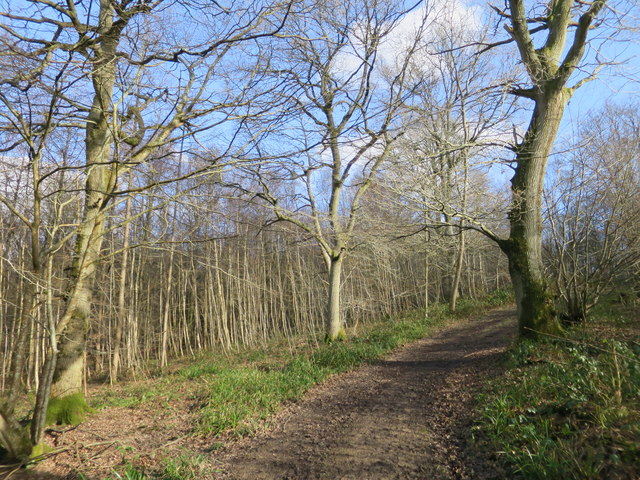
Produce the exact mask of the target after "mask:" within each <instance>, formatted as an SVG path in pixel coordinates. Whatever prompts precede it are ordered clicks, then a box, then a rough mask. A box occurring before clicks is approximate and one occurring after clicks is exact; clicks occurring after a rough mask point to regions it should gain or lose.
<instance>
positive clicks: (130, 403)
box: [93, 292, 511, 480]
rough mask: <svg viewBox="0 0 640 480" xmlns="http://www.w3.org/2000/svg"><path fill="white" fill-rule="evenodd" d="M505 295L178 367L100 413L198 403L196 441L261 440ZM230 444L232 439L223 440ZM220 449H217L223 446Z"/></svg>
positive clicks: (186, 463)
mask: <svg viewBox="0 0 640 480" xmlns="http://www.w3.org/2000/svg"><path fill="white" fill-rule="evenodd" d="M510 298H511V297H510V296H509V295H508V294H504V293H503V292H498V293H497V294H494V295H492V296H490V297H489V298H487V299H484V300H482V301H461V302H460V303H459V309H458V311H457V312H456V313H455V314H450V313H448V309H447V307H446V306H445V305H433V306H432V307H431V308H430V310H429V316H428V318H425V315H424V311H413V312H407V313H405V314H403V315H399V316H397V317H395V318H386V319H381V320H380V321H378V322H372V323H371V324H367V325H365V326H362V325H361V326H360V327H359V329H358V332H357V333H354V332H349V333H350V334H349V335H348V337H347V339H346V340H344V341H340V342H333V343H330V344H326V343H324V342H323V341H322V334H318V335H317V336H315V337H312V338H304V337H299V338H293V339H291V338H290V339H274V340H273V341H271V342H269V343H268V344H267V345H265V346H261V347H256V348H247V349H243V350H239V351H237V352H232V353H227V354H225V355H221V354H219V353H218V354H216V353H214V352H209V353H204V354H202V355H200V356H198V357H197V358H195V359H191V361H190V363H189V364H188V365H185V364H184V363H182V365H181V366H179V367H174V368H173V370H172V373H170V374H167V375H166V376H163V377H159V378H155V379H150V380H148V381H145V382H139V383H135V384H130V385H123V386H118V387H117V389H114V390H113V391H111V392H106V393H104V394H102V395H101V396H100V397H98V399H97V402H94V403H93V404H94V405H96V403H97V404H98V405H99V406H100V407H103V408H104V407H108V406H119V407H130V408H136V407H138V406H140V405H143V404H145V405H149V404H155V405H165V406H169V407H171V406H172V402H173V400H175V399H179V398H191V399H192V400H196V404H197V405H199V410H198V411H197V413H196V424H195V425H194V433H195V434H202V435H207V436H217V435H220V434H222V433H225V434H229V435H232V436H236V435H237V436H243V435H248V434H251V433H253V432H255V431H256V430H257V429H258V428H260V426H261V425H264V421H265V420H266V419H267V418H268V417H270V416H271V415H272V414H274V413H275V412H277V411H278V410H279V409H280V408H282V406H283V405H284V404H286V403H287V402H290V401H294V400H296V399H299V398H300V397H301V396H302V395H303V394H304V393H305V392H306V391H307V390H309V389H310V388H311V387H312V386H314V385H316V384H318V383H320V382H321V381H323V380H324V379H326V378H327V377H329V376H330V375H333V374H337V373H341V372H345V371H348V370H351V369H353V368H356V367H358V366H360V365H362V364H365V363H368V362H372V361H375V360H376V359H379V358H380V357H382V356H383V355H385V354H387V353H389V352H390V351H391V350H393V349H395V348H397V347H398V346H400V345H402V344H405V343H408V342H411V341H414V340H417V339H419V338H422V337H424V336H426V335H429V334H430V333H431V332H432V331H433V330H435V329H436V328H438V327H439V326H442V325H444V324H446V323H447V322H451V321H455V320H456V319H462V318H467V317H470V316H471V315H477V314H480V313H482V312H483V311H484V310H487V309H489V308H491V307H495V306H498V305H500V304H502V303H506V302H508V301H509V300H510ZM220 438H221V439H222V440H223V441H224V437H220ZM216 445H217V444H216ZM199 468H201V467H200V466H199V463H198V459H197V458H196V457H194V456H191V457H189V458H187V457H185V456H182V457H178V458H174V459H171V460H169V461H165V464H164V466H163V467H161V468H158V469H156V470H154V473H153V478H160V479H165V480H180V479H182V480H187V479H191V478H198V473H197V472H198V471H199V470H198V469H199ZM114 475H116V476H115V477H113V478H125V479H130V480H145V479H146V478H150V477H148V476H147V474H144V473H142V472H141V471H139V470H136V469H135V468H134V467H131V466H126V467H125V468H124V470H123V471H122V472H120V473H117V474H115V473H114Z"/></svg>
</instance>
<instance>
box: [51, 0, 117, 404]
mask: <svg viewBox="0 0 640 480" xmlns="http://www.w3.org/2000/svg"><path fill="white" fill-rule="evenodd" d="M99 22H100V23H99V27H98V34H99V35H100V40H99V42H98V46H97V47H96V48H95V50H94V55H93V57H92V58H91V61H92V64H93V65H92V72H91V77H92V84H93V89H94V97H93V103H92V106H91V110H90V112H89V115H88V117H87V122H86V128H85V148H86V151H85V155H86V162H85V166H86V172H87V179H86V184H85V204H84V210H83V217H82V221H81V223H80V227H79V229H78V233H77V237H76V246H75V252H74V258H73V263H72V265H71V272H70V273H71V275H70V276H71V285H72V287H71V291H70V293H69V296H68V298H67V307H66V312H65V314H64V317H63V319H62V320H61V322H60V325H59V327H58V336H59V338H60V346H59V353H58V359H57V363H56V366H55V371H54V375H53V386H52V389H51V395H52V396H54V397H60V396H67V395H73V394H77V393H81V391H82V372H83V369H84V349H85V343H86V335H87V331H88V327H89V324H88V319H89V315H90V314H91V303H92V288H93V286H92V283H93V279H94V276H95V272H96V267H97V263H98V261H99V259H100V250H101V248H102V240H103V238H104V227H105V211H106V208H107V205H108V203H109V200H110V199H111V194H112V193H113V191H114V189H115V185H116V178H117V173H118V172H117V163H114V162H112V146H113V132H112V128H111V123H112V120H111V116H112V110H113V105H112V97H113V90H114V85H115V76H116V48H117V45H118V43H119V37H120V32H121V31H122V28H124V25H121V26H120V27H118V28H116V27H114V22H113V12H112V6H111V2H110V1H109V0H101V2H100V19H99Z"/></svg>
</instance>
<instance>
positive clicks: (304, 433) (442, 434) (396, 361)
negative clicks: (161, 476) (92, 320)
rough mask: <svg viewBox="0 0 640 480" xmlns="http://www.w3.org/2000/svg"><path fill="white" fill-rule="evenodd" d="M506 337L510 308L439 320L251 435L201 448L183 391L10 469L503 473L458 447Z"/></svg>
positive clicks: (292, 478) (424, 479)
mask: <svg viewBox="0 0 640 480" xmlns="http://www.w3.org/2000/svg"><path fill="white" fill-rule="evenodd" d="M515 335H516V322H515V312H514V311H513V310H511V309H499V310H493V311H491V312H489V313H486V314H484V315H478V316H476V317H475V318H472V319H469V320H463V321H460V323H457V324H454V325H453V326H449V327H444V328H442V329H441V330H439V331H438V332H437V333H435V334H434V335H433V336H431V337H429V338H425V339H422V340H418V341H416V342H413V343H411V344H408V345H406V346H405V347H403V348H401V349H399V350H397V351H395V352H394V353H393V354H391V355H389V356H388V357H386V358H385V359H383V360H380V361H377V362H375V363H373V364H371V365H367V366H364V367H361V368H358V369H356V370H354V371H352V372H349V373H345V374H341V375H336V376H334V377H332V378H330V379H329V380H327V381H325V382H324V383H322V384H321V385H319V386H317V387H315V388H312V389H311V390H310V391H309V392H307V394H305V396H304V397H303V399H302V400H300V401H299V402H297V403H294V404H292V405H289V406H288V407H287V408H285V409H284V410H283V411H282V412H280V413H279V414H277V415H276V416H275V417H273V418H271V419H270V420H269V422H268V423H267V425H266V426H265V429H264V430H263V431H261V432H260V433H258V434H257V435H256V436H254V437H249V438H243V439H240V440H237V439H236V440H233V439H229V440H230V441H229V442H223V445H226V446H222V447H221V448H218V449H214V450H213V451H212V450H211V441H210V440H207V439H206V438H202V439H199V440H198V439H197V438H194V437H193V435H191V429H192V427H193V422H194V421H195V417H194V413H193V412H191V410H193V408H192V407H194V405H192V404H193V402H194V401H193V400H189V399H188V398H183V399H182V400H178V399H176V400H172V401H171V402H167V403H166V404H165V403H162V405H156V404H155V403H157V402H152V403H151V404H145V405H144V406H139V407H137V408H134V409H129V408H125V407H113V408H110V409H107V410H105V411H102V412H100V413H98V414H96V415H93V416H92V417H91V418H90V419H88V420H87V421H85V422H83V423H82V424H81V425H80V426H78V427H77V428H76V427H71V428H69V429H66V430H65V431H64V433H55V432H54V433H55V435H54V433H51V432H50V433H49V437H50V438H49V441H50V443H51V444H52V445H54V446H55V448H60V447H65V446H66V447H68V451H66V452H65V453H62V454H59V455H56V456H54V457H52V458H51V459H50V460H47V461H45V462H43V463H42V464H40V465H38V467H36V468H35V469H34V470H31V471H16V472H12V474H11V475H10V479H11V480H23V479H30V480H34V479H36V480H70V479H77V478H84V479H87V480H100V479H104V478H114V477H113V475H112V472H113V468H115V467H117V466H118V465H120V466H122V464H123V462H126V461H128V460H126V459H127V457H129V456H130V455H133V454H135V459H136V461H135V463H136V465H140V464H142V465H143V466H147V467H148V468H149V469H152V467H153V465H154V464H157V462H158V458H161V457H166V456H167V455H169V456H173V457H178V456H179V455H180V454H181V453H182V452H184V451H191V452H200V454H201V456H202V458H204V459H205V460H206V462H205V464H204V465H202V470H200V472H199V473H198V475H197V478H202V479H203V480H230V479H237V480H243V479H247V480H284V479H287V480H319V479H326V480H338V479H354V480H355V479H357V480H382V479H403V480H404V479H420V480H439V479H443V480H444V479H446V480H451V479H455V480H466V479H473V480H488V479H503V478H506V477H505V474H504V472H502V471H500V469H499V467H498V466H497V465H496V463H495V462H494V461H493V460H492V459H491V458H490V455H485V454H483V453H480V452H479V451H478V450H477V449H476V450H473V451H472V449H470V448H469V447H470V439H471V427H472V422H473V418H472V416H473V396H474V393H475V392H476V391H477V390H478V388H479V387H480V386H481V385H482V384H483V383H484V382H485V381H486V380H487V379H488V378H490V377H491V376H494V375H497V374H499V373H500V372H501V371H502V368H501V367H500V355H501V353H502V352H504V350H505V349H506V348H507V346H508V345H509V343H510V342H511V341H512V339H513V338H515ZM196 410H197V409H196ZM91 445H94V447H92V448H89V449H87V448H84V447H83V446H91ZM118 446H119V447H118ZM127 446H131V448H129V447H127ZM116 447H118V448H116ZM143 468H144V467H143ZM79 471H81V472H83V474H84V476H82V477H81V476H80V475H79V474H77V473H76V472H79ZM147 471H149V470H147ZM3 478H6V475H3V474H2V472H0V480H2V479H3ZM127 478H128V477H127ZM148 478H154V477H148ZM185 478H186V477H185ZM188 478H195V477H193V476H190V477H188Z"/></svg>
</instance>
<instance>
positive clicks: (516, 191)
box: [498, 0, 605, 336]
mask: <svg viewBox="0 0 640 480" xmlns="http://www.w3.org/2000/svg"><path fill="white" fill-rule="evenodd" d="M604 4H605V0H596V1H594V2H592V3H590V4H586V3H583V2H576V1H574V0H553V1H550V2H549V3H548V6H547V12H546V17H545V19H544V21H540V20H539V19H538V20H536V22H541V23H542V24H543V25H544V28H545V29H546V30H547V37H546V40H545V42H544V44H543V45H542V47H540V48H537V49H536V48H535V47H534V41H533V38H532V33H531V31H530V30H529V24H530V23H531V22H530V21H529V18H528V17H527V12H526V11H525V5H524V1H523V0H509V11H508V12H501V11H500V12H499V13H500V14H501V15H502V16H503V17H505V18H507V19H508V20H509V21H510V22H511V25H510V26H509V27H508V28H507V30H508V31H509V33H510V34H511V36H512V38H513V40H514V41H515V43H516V45H517V46H518V51H519V52H520V57H521V59H522V62H523V64H524V65H525V67H526V69H527V73H528V75H529V79H530V81H531V84H532V86H531V87H530V88H526V89H521V88H516V89H514V90H513V91H512V93H514V94H515V95H517V96H520V97H524V98H528V99H530V100H533V101H534V102H535V106H534V110H533V115H532V118H531V122H530V124H529V127H528V128H527V131H526V133H525V136H524V139H523V141H522V142H521V143H520V144H518V145H517V146H516V147H515V152H516V159H515V164H516V167H515V174H514V176H513V179H512V180H511V184H512V186H511V189H512V204H511V209H510V211H509V221H510V227H511V230H510V235H509V238H508V239H507V240H500V241H499V242H498V243H499V245H500V247H501V248H502V250H503V251H504V253H505V254H506V255H507V257H508V259H509V271H510V274H511V281H512V283H513V288H514V291H515V296H516V302H517V307H518V319H519V325H520V334H521V335H522V336H536V335H538V334H540V333H542V334H545V333H557V332H559V331H560V330H561V328H560V324H559V321H558V319H557V317H556V313H555V309H554V305H553V296H552V294H551V292H550V290H549V287H548V285H547V281H546V279H545V278H544V269H543V263H542V193H543V189H544V177H545V171H546V165H547V160H548V158H549V154H550V153H551V150H552V148H553V144H554V142H555V139H556V136H557V134H558V130H559V128H560V122H561V121H562V115H563V113H564V109H565V107H566V105H567V102H568V101H569V99H570V98H571V95H572V94H573V92H574V91H575V90H576V89H577V88H578V87H579V86H580V85H581V84H582V83H584V81H580V82H578V83H577V84H576V85H574V86H572V87H570V88H568V87H567V83H568V81H569V78H570V77H571V75H572V74H573V73H574V72H575V70H576V68H577V67H578V65H579V63H580V62H581V60H582V57H583V55H584V50H585V45H586V41H587V33H588V31H589V29H590V27H591V25H592V23H593V20H594V19H595V17H596V16H597V15H598V13H599V12H600V11H601V10H602V8H603V7H604ZM581 10H582V11H581ZM576 14H577V15H578V18H577V19H574V18H573V16H574V15H576ZM576 20H577V21H576ZM571 25H576V30H575V34H574V38H573V41H572V42H571V45H569V46H568V49H567V33H568V31H569V28H570V26H571ZM565 52H566V53H565Z"/></svg>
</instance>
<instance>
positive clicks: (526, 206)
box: [501, 85, 571, 336]
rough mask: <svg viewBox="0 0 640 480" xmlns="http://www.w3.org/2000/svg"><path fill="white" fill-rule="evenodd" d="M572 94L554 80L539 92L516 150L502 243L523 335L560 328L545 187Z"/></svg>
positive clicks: (553, 331)
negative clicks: (546, 232)
mask: <svg viewBox="0 0 640 480" xmlns="http://www.w3.org/2000/svg"><path fill="white" fill-rule="evenodd" d="M570 96H571V91H570V90H568V89H565V88H562V87H555V86H554V85H552V86H551V87H549V88H548V90H547V91H546V92H541V94H540V95H539V96H538V98H537V100H536V106H535V108H534V112H533V117H532V120H531V124H530V125H529V128H528V130H527V133H526V135H525V138H524V141H523V142H522V143H521V144H520V145H519V146H518V147H517V151H516V154H517V155H516V162H517V165H518V167H517V168H516V172H515V174H514V176H513V178H512V180H511V184H512V186H511V189H512V194H513V200H512V205H511V209H510V211H509V222H510V227H511V232H510V236H509V239H508V240H506V241H504V242H502V243H501V247H502V250H503V251H504V253H505V254H506V255H507V258H508V260H509V273H510V275H511V281H512V284H513V289H514V293H515V297H516V304H517V309H518V319H519V328H520V334H521V335H522V336H535V335H536V334H539V333H552V334H554V333H558V332H559V331H560V330H561V328H560V323H559V321H558V319H557V317H556V312H555V308H554V302H553V295H552V294H551V291H550V290H549V287H548V284H547V281H546V279H545V278H544V265H543V263H542V192H543V189H544V177H545V171H546V165H547V159H548V157H549V154H550V153H551V149H552V147H553V143H554V141H555V138H556V134H557V132H558V129H559V128H560V121H561V120H562V114H563V112H564V109H565V106H566V104H567V102H568V100H569V98H570Z"/></svg>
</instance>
